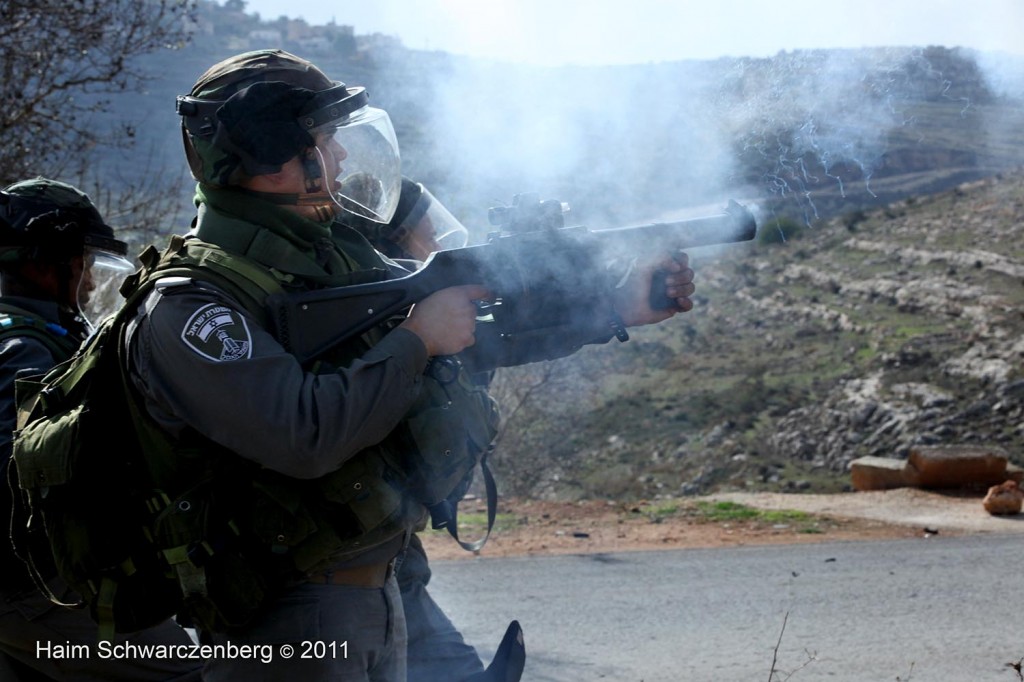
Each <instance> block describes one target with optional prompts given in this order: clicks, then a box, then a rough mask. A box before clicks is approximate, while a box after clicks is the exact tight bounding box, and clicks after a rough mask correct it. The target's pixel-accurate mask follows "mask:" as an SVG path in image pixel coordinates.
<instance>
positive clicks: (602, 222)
mask: <svg viewBox="0 0 1024 682" xmlns="http://www.w3.org/2000/svg"><path fill="white" fill-rule="evenodd" d="M421 57H422V59H421ZM416 59H417V61H418V64H417V66H416V67H410V65H409V64H408V63H407V64H404V65H402V66H401V67H399V66H397V65H396V70H397V71H402V72H405V73H407V69H408V68H417V69H418V71H417V78H416V79H414V80H416V82H417V85H416V86H415V88H414V90H415V92H413V91H411V90H410V86H409V80H406V81H405V82H404V83H403V84H398V83H393V84H386V85H385V88H389V87H402V88H403V89H404V92H405V93H406V94H405V96H407V97H414V98H415V99H416V100H417V102H418V104H419V106H418V107H417V110H418V112H420V113H421V115H424V116H426V120H424V121H423V122H422V123H421V124H420V127H421V129H422V130H423V131H424V132H425V133H427V136H428V137H429V150H430V151H429V154H430V158H429V159H425V158H417V157H416V156H415V155H414V156H411V157H410V156H408V155H407V156H406V157H405V158H404V159H403V164H404V165H405V168H406V171H407V172H408V173H409V174H415V173H417V172H419V173H423V174H426V175H428V176H430V177H427V178H424V180H425V181H426V182H428V183H431V182H433V183H434V185H435V187H434V190H435V194H438V196H439V197H443V198H442V200H443V201H445V202H446V203H448V202H452V203H453V204H454V206H453V210H455V212H456V215H458V216H459V217H460V218H463V219H464V220H466V221H467V222H468V223H469V224H470V225H475V226H480V225H481V223H482V222H483V216H484V215H485V212H484V209H485V208H486V206H487V205H494V204H495V203H496V202H508V201H510V200H511V197H512V195H514V194H516V193H519V192H525V191H533V192H539V193H540V194H541V197H542V198H556V199H561V200H563V201H567V202H569V203H570V204H571V205H572V206H573V213H572V214H571V215H572V219H571V220H570V221H569V222H570V223H576V224H578V223H585V224H587V225H588V226H590V227H593V228H600V227H610V226H614V225H622V224H636V223H639V222H644V221H648V220H654V219H666V218H671V217H676V216H682V215H689V214H692V213H693V212H695V211H697V212H699V210H700V209H704V210H705V212H706V211H707V210H711V209H712V207H714V206H719V207H722V206H724V205H725V202H726V200H727V199H729V198H736V199H739V200H741V201H744V202H748V203H757V204H764V205H766V206H768V207H769V212H770V213H771V214H773V215H778V214H787V215H791V216H794V217H796V218H798V219H801V220H803V221H805V222H807V223H812V222H813V221H815V220H816V219H818V218H821V217H825V214H832V213H835V212H836V211H841V210H849V209H850V208H855V207H859V206H861V205H864V204H870V203H873V202H875V203H877V202H881V201H884V200H885V199H886V198H887V194H886V192H885V187H886V182H885V179H886V178H888V177H890V176H892V175H893V174H894V173H896V172H906V171H908V170H910V171H919V172H924V171H926V170H928V167H929V165H932V166H934V165H936V164H940V163H944V164H952V165H963V166H965V167H966V166H970V165H974V166H977V167H981V166H984V167H986V168H991V167H1008V166H1012V165H1014V164H1019V163H1021V161H1022V159H1024V153H1021V152H1019V151H1018V152H1008V151H1007V150H1006V149H1005V148H1003V147H1004V146H1000V145H997V144H995V142H994V138H992V137H986V136H985V135H979V136H978V138H977V139H978V145H977V147H976V148H974V149H970V150H968V149H959V148H950V149H945V148H944V147H943V145H945V144H946V142H945V140H942V139H936V138H933V137H932V136H934V135H939V134H942V133H941V132H940V131H943V130H948V129H949V128H958V129H973V130H975V131H985V130H999V128H1000V125H1001V123H1000V122H1001V121H1002V120H1005V118H1006V117H1005V116H1004V113H1005V112H1006V111H1011V112H1012V111H1016V112H1017V114H1016V116H1017V118H1016V119H1012V120H1019V119H1020V103H1019V101H1018V102H1017V103H1015V104H1012V106H1011V105H1008V104H1007V103H1006V99H1007V98H1010V97H1019V96H1020V93H1021V92H1024V87H1022V86H1024V69H1022V68H1021V61H1022V60H1020V59H1016V60H1014V59H1011V58H1009V57H1005V56H1002V57H1001V56H999V55H991V54H978V53H974V52H970V51H961V50H948V49H945V48H934V47H932V48H887V49H885V48H874V49H862V50H827V51H826V50H820V51H800V52H794V53H780V54H778V55H776V56H775V57H772V58H757V59H755V58H742V59H719V60H715V61H686V62H674V63H663V64H646V65H637V66H613V67H557V68H554V67H539V66H523V65H511V64H504V63H497V62H484V61H480V60H470V59H464V58H457V57H454V58H451V57H450V58H445V59H442V58H441V57H440V56H438V55H433V56H431V55H430V53H423V54H418V55H417V57H416ZM431 59H437V60H438V61H437V62H436V63H435V62H432V61H431ZM385 68H390V67H385ZM400 123H401V122H400ZM1004 125H1005V124H1004ZM937 150H942V153H941V154H937ZM478 230H479V228H478Z"/></svg>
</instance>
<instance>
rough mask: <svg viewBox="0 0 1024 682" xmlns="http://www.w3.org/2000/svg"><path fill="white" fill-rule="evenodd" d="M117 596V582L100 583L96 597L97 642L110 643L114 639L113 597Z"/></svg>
mask: <svg viewBox="0 0 1024 682" xmlns="http://www.w3.org/2000/svg"><path fill="white" fill-rule="evenodd" d="M116 595H117V582H116V581H114V580H112V579H110V578H106V577H105V578H103V580H101V581H100V589H99V592H98V594H97V595H96V614H95V615H96V622H97V623H99V626H100V627H99V641H101V642H111V641H113V639H114V597H115V596H116Z"/></svg>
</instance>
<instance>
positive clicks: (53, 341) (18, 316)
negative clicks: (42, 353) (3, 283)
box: [0, 303, 79, 362]
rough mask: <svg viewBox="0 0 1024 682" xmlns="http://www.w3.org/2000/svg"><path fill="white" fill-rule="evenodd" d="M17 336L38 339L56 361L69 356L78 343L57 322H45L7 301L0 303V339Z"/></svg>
mask: <svg viewBox="0 0 1024 682" xmlns="http://www.w3.org/2000/svg"><path fill="white" fill-rule="evenodd" d="M19 336H27V337H29V338H32V339H35V340H37V341H39V342H40V343H42V344H43V345H44V346H46V348H47V350H49V351H50V353H51V354H52V355H53V356H54V358H55V359H56V360H57V361H58V362H60V361H62V360H64V359H66V358H68V357H70V356H71V355H72V354H73V353H74V352H75V349H77V348H78V345H79V341H78V340H77V339H75V338H74V337H72V336H71V335H70V334H69V333H68V330H67V329H65V328H64V327H62V326H60V325H59V324H56V323H54V322H47V321H46V320H44V319H43V318H41V317H39V316H38V315H36V314H34V313H31V312H29V311H27V310H23V309H21V308H18V307H17V306H13V305H10V304H9V303H0V340H5V339H10V338H17V337H19Z"/></svg>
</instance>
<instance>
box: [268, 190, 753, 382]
mask: <svg viewBox="0 0 1024 682" xmlns="http://www.w3.org/2000/svg"><path fill="white" fill-rule="evenodd" d="M567 210H568V207H567V205H565V204H562V203H561V202H558V201H540V200H539V199H538V197H537V195H536V194H520V195H517V196H516V197H515V199H514V200H513V203H512V205H511V206H508V207H500V208H497V209H491V210H490V211H489V216H488V217H489V219H490V220H491V222H497V224H498V225H499V226H500V227H501V228H502V229H501V231H499V232H495V233H492V234H490V235H489V236H488V237H487V241H486V242H485V243H483V244H479V245H476V246H466V247H463V248H460V249H451V250H447V251H438V252H436V253H433V254H431V255H430V256H429V257H428V258H427V260H426V262H425V263H424V264H423V267H422V268H420V269H419V270H417V271H415V272H413V273H411V274H409V275H406V276H404V277H399V278H396V279H384V278H386V277H388V276H390V273H388V272H386V271H381V270H377V271H372V273H366V274H368V275H371V276H376V277H379V278H381V279H382V280H383V281H372V280H371V281H366V282H365V283H359V284H352V285H350V286H344V287H336V288H328V289H317V290H313V291H308V292H302V293H298V294H293V293H288V294H278V295H275V296H273V297H271V300H268V305H269V306H270V307H271V312H272V316H273V318H274V320H275V324H276V325H277V330H276V331H277V338H279V339H282V340H283V341H284V343H285V346H286V347H287V348H288V350H289V351H290V352H292V353H293V354H295V355H296V356H297V357H298V358H299V360H300V361H305V360H307V359H310V358H314V357H317V356H319V355H320V354H322V353H324V352H325V351H327V350H329V349H331V348H333V347H334V346H336V345H337V344H340V343H342V342H344V341H346V340H348V339H350V338H352V337H354V336H357V335H359V334H362V333H363V332H365V331H367V330H368V329H370V328H371V327H374V326H376V325H379V324H381V323H383V322H385V321H387V320H389V319H390V318H392V317H395V316H404V315H405V312H406V310H407V309H408V308H409V306H411V305H413V304H414V303H417V302H419V301H422V300H423V299H424V298H426V297H427V296H429V295H430V294H432V293H434V292H435V291H438V290H440V289H444V288H447V287H453V286H459V285H464V284H480V285H483V286H485V287H487V289H488V290H490V291H491V292H492V293H493V294H494V297H495V299H494V301H493V302H491V303H488V304H486V306H482V309H481V314H482V315H485V316H486V317H487V320H486V323H481V324H478V325H477V335H476V336H477V343H476V344H475V346H474V348H476V347H478V346H487V345H488V344H492V345H493V346H495V347H497V346H501V345H503V344H504V345H505V346H509V345H512V342H513V341H517V342H518V343H520V344H522V343H523V340H524V339H531V338H532V339H541V338H543V337H545V336H551V335H558V334H563V333H568V332H569V331H571V330H577V329H586V328H588V325H589V327H593V325H594V316H595V312H594V311H595V310H601V309H605V308H607V301H608V297H609V295H610V292H611V290H612V289H613V288H614V287H615V286H616V282H617V281H618V280H619V279H621V277H622V274H623V271H624V270H623V268H622V267H621V265H622V264H623V263H628V262H631V261H632V260H633V259H634V258H636V257H640V256H661V255H664V254H670V253H676V252H679V251H683V250H685V249H690V248H694V247H698V246H708V245H712V244H727V243H732V242H741V241H749V240H751V239H753V238H754V236H755V235H756V234H757V223H756V221H755V220H754V216H753V214H752V213H751V212H750V211H749V210H747V209H746V208H745V207H743V206H741V205H740V204H738V203H736V202H735V201H730V202H729V205H728V206H727V207H726V209H725V212H724V213H721V214H717V215H711V216H707V217H702V218H691V219H688V220H680V221H677V222H671V223H651V224H648V225H637V226H633V227H619V228H614V229H609V230H596V231H594V230H589V229H587V228H586V227H584V226H582V225H579V226H575V227H563V224H564V216H565V213H566V211H567ZM664 278H665V273H657V272H656V273H655V276H654V278H653V280H652V286H651V306H652V307H653V308H656V309H667V308H669V307H671V306H672V305H673V302H672V301H671V300H670V299H668V298H667V297H665V295H664V290H665V285H664ZM484 339H487V341H484ZM476 350H477V351H479V352H480V353H481V356H488V357H492V358H498V357H500V356H501V353H498V352H495V353H491V354H490V355H488V352H487V351H488V349H487V348H476ZM488 362H490V361H488ZM494 362H495V363H497V364H494V365H493V366H501V361H500V360H494ZM483 364H485V365H486V364H488V363H483ZM486 368H488V367H484V366H481V367H478V368H477V369H486Z"/></svg>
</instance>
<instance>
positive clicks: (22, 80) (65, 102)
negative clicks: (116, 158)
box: [0, 0, 195, 184]
mask: <svg viewBox="0 0 1024 682" xmlns="http://www.w3.org/2000/svg"><path fill="white" fill-rule="evenodd" d="M194 10H195V0H0V43H2V44H3V46H4V49H3V51H0V102H3V107H2V108H0V135H2V136H3V139H4V142H5V144H4V145H3V146H2V147H0V183H2V184H7V183H9V182H12V181H15V180H20V179H23V178H24V177H27V176H29V175H39V174H44V175H55V173H54V170H55V169H57V168H60V167H62V166H63V165H65V164H66V163H67V162H68V160H69V159H73V158H76V157H78V156H79V155H81V154H82V153H83V152H84V151H85V150H87V149H88V148H90V147H92V146H94V145H96V144H115V145H116V144H121V143H124V142H125V140H124V139H123V136H120V135H117V134H116V133H114V132H113V131H109V130H105V129H102V128H99V127H97V126H96V125H94V119H93V117H94V115H95V114H99V113H104V112H107V111H108V110H109V107H110V102H109V101H108V100H107V99H105V97H106V96H111V95H115V94H117V93H120V92H123V91H125V90H128V89H131V88H135V87H138V86H139V85H140V83H141V82H142V81H143V79H144V77H145V75H144V74H143V73H142V72H141V71H140V70H139V69H138V68H137V67H136V66H135V65H134V64H135V62H134V61H133V60H134V58H136V57H139V56H141V55H144V54H149V53H151V52H155V51H157V50H161V49H177V48H180V47H182V46H183V45H184V44H185V42H186V41H187V31H186V24H185V20H186V19H189V18H191V17H192V13H193V12H194ZM128 141H129V142H130V140H128Z"/></svg>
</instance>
